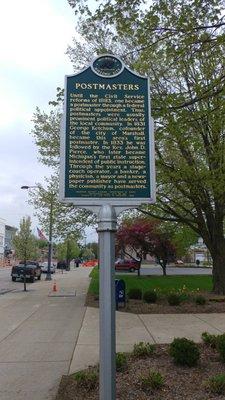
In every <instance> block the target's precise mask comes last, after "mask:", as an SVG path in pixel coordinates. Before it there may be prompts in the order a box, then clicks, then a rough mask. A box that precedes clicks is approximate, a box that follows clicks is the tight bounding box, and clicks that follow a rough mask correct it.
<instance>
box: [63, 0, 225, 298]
mask: <svg viewBox="0 0 225 400" xmlns="http://www.w3.org/2000/svg"><path fill="white" fill-rule="evenodd" d="M68 2H69V4H70V5H71V6H72V7H73V8H74V9H75V12H76V13H77V14H78V15H79V16H80V26H81V28H80V31H81V33H82V35H83V37H84V39H85V38H86V39H87V41H86V43H87V46H89V43H88V42H89V41H92V42H94V41H96V39H97V37H98V35H99V33H100V34H101V37H104V35H105V37H106V36H107V35H109V36H110V37H112V39H113V40H112V41H111V43H110V45H109V46H108V47H107V48H106V50H107V51H108V52H114V50H117V49H119V50H120V52H118V51H116V52H115V53H117V54H120V55H122V57H123V59H124V60H125V61H126V62H127V63H128V64H129V65H130V66H131V67H132V68H133V69H135V70H136V71H137V72H139V73H141V74H146V75H148V76H149V77H150V82H151V97H152V112H153V117H154V120H155V136H156V142H155V143H156V171H157V203H156V205H155V206H151V207H143V210H144V211H145V212H146V211H147V212H148V214H149V215H151V216H153V217H157V218H160V219H162V220H166V221H171V222H175V223H176V222H180V223H182V224H185V225H187V226H188V227H189V228H190V229H192V230H193V231H194V232H196V234H197V235H199V236H201V237H202V238H203V240H204V243H205V244H206V246H207V248H208V250H209V252H210V254H211V257H212V260H213V288H214V291H215V292H216V293H223V294H224V293H225V237H224V236H225V235H224V216H225V157H224V154H225V136H224V126H225V102H224V92H225V85H224V83H225V75H224V61H225V60H224V58H225V35H224V26H225V21H224V3H223V1H222V0H212V1H210V2H209V1H207V0H171V1H167V0H153V1H152V3H151V5H149V4H146V3H145V2H144V1H142V0H134V1H132V2H130V1H128V0H124V1H120V0H114V1H108V0H102V1H100V2H99V3H98V5H97V7H96V8H95V9H94V11H91V9H90V8H89V7H88V2H82V1H79V0H68ZM89 4H91V3H89ZM89 32H92V39H91V38H90V36H89ZM125 39H126V43H128V44H129V46H127V47H126V46H125V45H124V43H125ZM84 47H85V46H83V53H84V54H85V48H84ZM100 48H101V45H100V46H99V50H100ZM131 48H132V50H130V49H131ZM76 49H77V47H76V46H75V47H74V55H75V52H76ZM97 52H98V51H97V49H96V53H97ZM70 54H71V56H72V50H71V49H70Z"/></svg>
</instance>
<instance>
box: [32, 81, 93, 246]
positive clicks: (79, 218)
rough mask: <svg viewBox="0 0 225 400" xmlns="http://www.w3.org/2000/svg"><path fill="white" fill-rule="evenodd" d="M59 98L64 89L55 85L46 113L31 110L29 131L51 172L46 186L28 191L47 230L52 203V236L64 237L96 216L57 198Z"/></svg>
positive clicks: (79, 233)
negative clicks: (53, 96)
mask: <svg viewBox="0 0 225 400" xmlns="http://www.w3.org/2000/svg"><path fill="white" fill-rule="evenodd" d="M62 102H63V90H62V89H60V88H57V95H56V100H55V101H51V102H49V103H50V104H51V106H52V109H51V110H50V112H49V114H47V113H45V112H42V111H41V110H40V109H39V108H37V109H36V112H35V113H34V116H33V129H32V131H31V134H32V136H33V137H34V141H35V144H36V146H37V148H38V153H39V161H40V162H41V163H42V164H44V165H46V166H48V167H51V168H52V170H53V174H52V175H51V177H50V178H46V179H45V182H46V186H47V187H46V188H45V187H44V186H43V185H41V184H37V185H36V186H37V190H34V191H29V195H30V203H31V204H33V206H34V207H35V209H36V214H35V215H36V216H37V217H38V219H39V221H40V223H41V225H42V226H43V227H44V228H45V231H46V232H49V226H50V223H49V217H50V207H51V205H52V206H53V214H52V218H53V228H54V234H55V236H57V237H60V238H65V237H66V236H67V235H68V234H69V233H73V234H76V235H77V238H78V237H79V236H80V235H81V233H82V230H83V229H84V227H85V226H88V225H91V224H93V223H94V222H95V216H94V215H93V214H92V213H91V212H90V211H87V210H85V209H80V208H77V207H75V206H74V205H73V204H63V203H61V202H59V200H58V192H59V163H60V148H59V142H60V119H61V116H62Z"/></svg>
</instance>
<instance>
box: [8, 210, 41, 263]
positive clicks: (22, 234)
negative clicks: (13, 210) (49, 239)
mask: <svg viewBox="0 0 225 400" xmlns="http://www.w3.org/2000/svg"><path fill="white" fill-rule="evenodd" d="M13 245H14V247H15V253H16V256H17V257H18V258H19V259H20V260H22V261H24V263H25V264H26V262H27V261H28V260H32V259H34V258H36V256H37V241H36V238H35V236H34V235H33V234H32V233H31V219H30V217H27V218H26V217H23V219H22V220H21V222H20V229H19V231H18V232H17V233H16V234H15V236H14V238H13Z"/></svg>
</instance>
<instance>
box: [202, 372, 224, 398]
mask: <svg viewBox="0 0 225 400" xmlns="http://www.w3.org/2000/svg"><path fill="white" fill-rule="evenodd" d="M206 388H207V389H208V390H209V391H210V392H211V393H214V394H224V393H225V375H224V374H220V375H215V376H212V377H211V378H209V379H208V380H207V381H206Z"/></svg>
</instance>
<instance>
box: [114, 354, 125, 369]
mask: <svg viewBox="0 0 225 400" xmlns="http://www.w3.org/2000/svg"><path fill="white" fill-rule="evenodd" d="M126 369H127V355H126V354H125V353H116V370H117V372H121V371H125V370H126Z"/></svg>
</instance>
